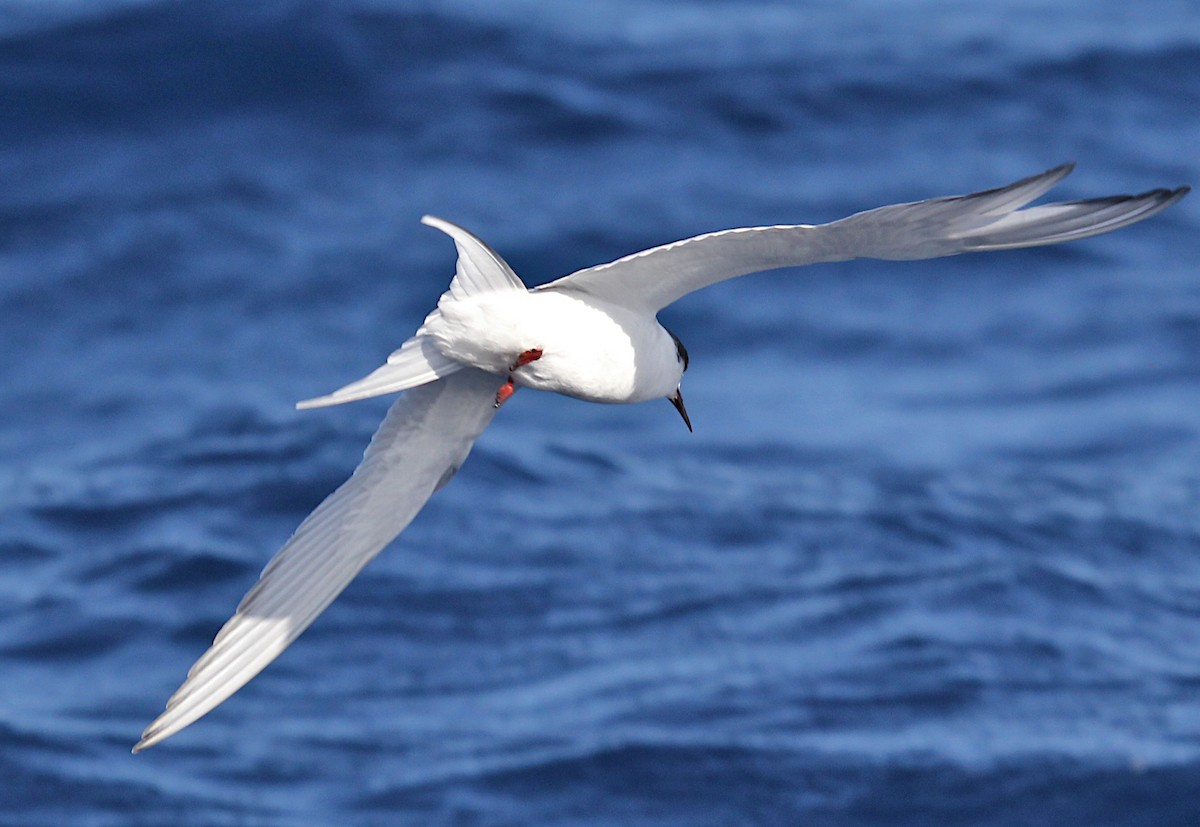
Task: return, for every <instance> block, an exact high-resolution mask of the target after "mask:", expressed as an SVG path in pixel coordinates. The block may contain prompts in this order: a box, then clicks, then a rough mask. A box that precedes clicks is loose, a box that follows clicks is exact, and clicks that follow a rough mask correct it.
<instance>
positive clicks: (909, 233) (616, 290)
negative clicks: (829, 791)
mask: <svg viewBox="0 0 1200 827" xmlns="http://www.w3.org/2000/svg"><path fill="white" fill-rule="evenodd" d="M1073 168H1074V165H1073V164H1066V165H1063V166H1060V167H1056V168H1054V169H1052V170H1049V171H1047V172H1043V173H1042V174H1041V175H1034V176H1032V177H1030V178H1026V179H1024V180H1021V181H1017V182H1016V183H1015V184H1010V185H1009V186H1007V187H1001V188H999V189H994V190H987V191H985V192H977V193H973V194H971V195H956V196H950V197H947V198H934V199H930V200H928V201H916V202H913V203H910V204H894V205H892V206H888V207H879V208H878V209H874V210H868V211H866V212H860V213H856V214H855V215H852V216H850V217H849V218H843V219H841V220H840V221H833V222H831V223H829V224H818V225H812V224H791V225H780V226H774V227H742V228H739V229H735V230H724V231H722V232H715V233H707V234H705V235H698V236H695V237H694V238H688V239H684V240H683V241H676V242H674V243H671V244H664V245H662V246H661V247H652V248H651V249H649V250H643V251H642V252H640V253H634V254H633V255H629V256H625V257H624V258H619V259H617V260H616V261H612V262H609V263H608V264H600V265H597V266H595V267H589V268H587V269H586V270H579V271H577V272H574V273H572V274H571V275H569V276H564V277H563V278H561V279H558V280H556V281H552V282H550V283H548V284H544V285H542V286H541V287H539V288H537V289H539V290H547V289H553V290H564V291H573V292H579V293H584V294H587V295H589V296H594V297H596V298H599V299H603V300H606V301H610V302H613V303H616V304H618V305H621V306H624V307H630V308H633V309H636V310H641V311H648V312H657V311H659V310H661V309H662V308H663V307H666V306H667V305H668V304H671V303H672V302H674V301H676V300H677V299H680V298H682V297H683V296H685V295H687V294H688V293H691V292H692V291H694V290H699V289H700V288H702V287H707V286H708V285H710V284H715V283H716V282H719V281H724V280H726V279H731V278H734V277H736V276H743V275H746V274H747V273H756V272H758V271H760V270H773V269H776V268H779V267H799V266H801V265H805V264H816V263H818V262H828V261H846V260H849V259H853V258H879V259H891V260H899V259H924V258H938V257H940V256H952V255H956V254H958V253H969V252H976V251H982V250H1006V249H1014V248H1017V247H1036V246H1040V245H1044V244H1058V243H1060V242H1063V241H1072V240H1074V239H1077V238H1086V237H1088V236H1092V235H1099V234H1100V233H1107V232H1112V231H1113V230H1117V229H1120V228H1121V227H1125V226H1128V225H1130V224H1134V223H1136V222H1138V221H1142V220H1144V219H1146V218H1149V217H1150V216H1152V215H1154V214H1155V213H1157V212H1159V211H1161V210H1164V209H1166V208H1167V207H1169V206H1170V205H1171V204H1174V203H1175V202H1176V201H1178V200H1179V199H1180V198H1182V197H1183V196H1184V195H1186V194H1187V192H1188V189H1189V188H1188V187H1180V188H1178V189H1174V190H1167V189H1157V190H1151V191H1150V192H1146V193H1142V194H1141V195H1118V196H1113V197H1110V198H1095V199H1089V200H1086V201H1066V202H1061V203H1057V204H1046V205H1042V206H1037V207H1029V208H1027V209H1021V208H1022V207H1024V206H1025V205H1026V204H1028V203H1029V202H1031V201H1033V200H1034V199H1035V198H1037V197H1038V196H1040V195H1042V194H1043V193H1045V192H1046V191H1047V190H1049V189H1050V188H1051V187H1052V186H1054V185H1055V184H1056V183H1058V182H1059V181H1060V180H1062V179H1063V178H1064V177H1066V176H1067V175H1068V174H1069V173H1070V172H1071V170H1072V169H1073Z"/></svg>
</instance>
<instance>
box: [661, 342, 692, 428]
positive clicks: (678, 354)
mask: <svg viewBox="0 0 1200 827" xmlns="http://www.w3.org/2000/svg"><path fill="white" fill-rule="evenodd" d="M667 332H668V333H671V331H669V330H668V331H667ZM671 338H672V339H674V340H675V358H676V359H678V360H679V364H680V365H682V366H683V370H681V371H680V374H681V377H680V378H681V382H682V374H684V373H687V369H688V352H687V348H686V347H684V346H683V342H681V341H680V340H679V337H678V336H676V335H675V334H674V333H671ZM667 399H669V400H671V404H672V405H674V406H675V410H677V411H679V415H680V416H682V417H683V424H684V425H687V429H688V432H689V433H691V432H692V420H691V419H689V418H688V412H687V408H685V407H684V406H683V393H682V392H680V390H679V385H676V386H675V393H673V394H671V395H670V396H668V397H667Z"/></svg>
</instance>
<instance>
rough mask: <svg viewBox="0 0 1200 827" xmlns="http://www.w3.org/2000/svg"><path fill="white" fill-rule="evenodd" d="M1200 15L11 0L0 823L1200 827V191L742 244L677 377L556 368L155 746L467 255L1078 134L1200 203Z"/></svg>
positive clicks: (828, 212) (3, 162)
mask: <svg viewBox="0 0 1200 827" xmlns="http://www.w3.org/2000/svg"><path fill="white" fill-rule="evenodd" d="M1198 135H1200V6H1197V4H1196V3H1195V2H1194V1H1193V0H1146V1H1145V2H1140V3H1128V2H1124V0H1053V2H1051V0H1010V2H996V3H987V4H984V3H972V4H966V3H963V4H959V3H945V2H940V1H939V0H910V1H909V2H904V3H897V2H894V1H893V0H873V1H872V2H860V3H844V2H811V3H805V4H791V3H775V4H771V3H730V2H699V0H695V1H694V2H663V0H658V1H657V2H646V0H608V1H607V2H596V3H590V4H586V8H584V4H566V3H564V4H554V5H552V4H548V3H546V4H543V3H537V2H531V1H529V0H525V1H524V2H509V3H500V4H496V3H490V2H470V1H469V0H454V1H453V2H445V3H432V2H419V0H410V1H406V0H354V1H353V2H340V3H338V2H332V0H312V1H311V2H264V3H245V4H243V3H235V2H208V1H207V0H201V1H200V2H170V1H169V0H140V2H131V0H90V1H89V2H83V0H79V2H66V0H55V1H54V2H34V0H25V2H13V0H9V2H6V3H3V4H2V5H0V182H3V183H2V186H0V329H2V331H3V352H4V358H3V359H0V423H2V424H0V823H2V824H4V825H21V827H38V826H39V825H55V826H56V827H57V826H58V825H63V824H72V825H122V826H124V825H164V824H171V825H334V824H336V825H357V824H364V825H367V824H369V825H375V824H389V825H390V824H413V825H439V824H455V825H459V824H461V825H474V824H479V825H568V824H570V825H689V826H690V825H743V824H762V825H801V824H816V825H914V827H916V826H917V825H993V826H995V827H999V826H1000V825H1048V824H1053V825H1089V826H1094V825H1195V824H1197V823H1198V814H1200V803H1198V800H1197V797H1196V791H1197V790H1198V789H1200V271H1198V270H1197V261H1200V241H1198V240H1197V239H1198V238H1200V198H1196V197H1195V196H1194V195H1193V196H1192V197H1191V198H1190V199H1187V200H1185V201H1184V202H1183V203H1181V204H1180V205H1178V206H1176V207H1174V208H1173V209H1171V210H1170V211H1168V212H1167V213H1165V214H1163V215H1161V216H1159V217H1157V218H1155V219H1153V220H1152V221H1150V222H1147V223H1146V224H1142V225H1139V226H1137V227H1135V228H1132V229H1128V230H1125V231H1122V232H1120V233H1117V234H1115V235H1110V236H1105V237H1102V238H1097V239H1092V240H1089V241H1085V242H1082V243H1077V244H1073V245H1070V246H1066V247H1058V248H1048V249H1047V248H1044V249H1039V250H1032V251H1022V252H1016V253H1004V254H992V255H979V256H967V257H961V258H957V259H948V260H941V261H936V262H916V263H901V264H896V263H892V264H888V263H879V262H855V263H849V264H841V265H831V266H821V267H814V268H808V269H806V270H797V271H784V272H779V273H773V274H767V275H761V276H755V277H751V278H748V279H743V280H740V281H737V282H732V283H727V284H724V285H720V286H717V287H714V288H711V289H709V290H707V291H704V292H702V293H699V294H696V295H693V296H691V297H688V298H687V299H685V300H684V301H681V302H680V303H679V304H677V305H676V306H673V307H671V308H669V309H668V310H667V311H665V312H664V314H663V318H664V320H665V321H666V323H667V324H668V325H669V326H671V328H672V329H673V330H674V331H675V332H676V333H678V334H679V335H680V336H681V338H682V339H683V341H684V342H686V343H687V345H688V348H689V350H690V352H691V364H692V368H691V370H690V371H689V373H688V375H687V380H686V383H685V391H686V394H687V399H688V407H689V410H690V413H691V416H692V420H693V422H694V423H695V425H696V433H695V435H689V434H688V433H687V431H686V430H685V429H684V428H683V426H682V423H681V422H679V419H678V417H677V416H676V414H675V412H674V411H672V410H671V408H670V406H669V405H667V404H666V403H665V402H662V403H648V404H645V405H640V406H632V407H622V408H614V407H605V406H596V405H587V404H584V403H580V402H575V401H572V400H568V399H560V398H555V397H549V396H539V395H538V394H536V393H533V392H524V393H521V394H518V396H517V397H516V398H515V399H514V400H513V401H512V402H511V403H510V404H509V405H508V406H507V407H506V408H505V409H504V410H503V411H502V412H501V415H500V416H499V417H498V418H497V421H496V423H495V424H494V425H493V426H492V428H491V429H490V430H489V431H488V432H487V433H486V434H485V435H484V438H483V439H482V440H481V442H480V443H479V445H478V446H477V448H476V450H475V453H474V454H473V455H472V458H471V460H470V461H469V462H468V463H467V465H466V467H465V468H464V469H463V471H462V473H461V474H459V476H458V478H457V479H456V480H455V482H454V484H453V485H451V486H450V487H449V488H448V489H446V490H445V491H444V492H442V493H441V494H439V495H438V496H437V497H435V498H434V500H433V501H432V502H431V503H430V505H429V507H428V508H427V509H426V510H425V512H424V513H423V514H422V515H421V516H420V517H419V518H418V519H417V521H416V522H415V523H414V524H413V525H412V527H411V528H410V529H409V530H408V531H407V532H406V533H405V534H404V535H403V536H402V537H401V539H400V540H399V541H398V542H397V543H396V544H395V546H394V547H393V548H391V549H389V551H388V552H387V553H386V554H384V555H383V556H381V557H380V558H379V559H378V560H377V561H376V562H375V563H373V564H372V565H371V566H370V567H369V568H368V569H367V571H366V572H365V573H364V574H363V576H361V577H360V578H359V579H358V580H357V581H356V582H355V583H354V584H352V586H351V587H350V588H349V589H348V590H347V592H346V593H345V594H344V595H343V596H342V598H340V599H339V600H338V601H337V602H336V603H335V604H334V605H333V607H332V608H331V609H330V610H329V611H328V612H327V613H326V614H325V615H323V616H322V617H321V618H320V620H319V621H318V622H317V623H316V625H315V626H314V627H313V628H312V629H311V630H310V631H309V632H308V633H306V634H305V635H304V637H303V638H301V639H300V640H299V641H298V642H297V644H296V645H295V646H293V647H292V649H290V650H289V651H288V652H287V653H286V654H285V655H284V656H283V657H281V658H280V659H279V661H278V662H276V663H275V664H274V665H272V666H271V667H270V668H269V669H268V670H267V671H266V672H265V673H263V675H261V676H260V677H259V678H258V679H257V680H255V681H254V682H253V683H251V684H250V685H249V686H248V687H247V688H246V689H245V690H243V691H242V692H241V693H239V694H238V695H237V696H235V697H234V698H233V699H232V700H231V701H230V702H228V703H226V704H225V705H224V706H222V707H221V708H219V709H218V710H217V711H216V712H214V713H213V714H212V715H210V716H209V717H208V718H205V719H204V720H202V721H201V722H199V723H198V724H196V725H195V726H193V727H191V728H190V729H188V730H186V731H185V732H183V733H181V734H180V735H178V736H176V737H175V738H173V739H171V740H169V741H168V742H166V743H165V744H163V745H162V746H159V747H156V748H155V749H153V750H151V751H149V752H147V753H144V754H141V755H138V756H131V755H130V754H129V748H130V747H131V746H132V744H133V742H134V741H135V740H136V738H137V736H138V734H139V733H140V731H141V729H142V727H143V726H145V725H146V723H148V722H149V721H150V719H152V718H153V717H154V716H155V715H156V714H157V713H158V711H159V710H160V709H161V707H162V704H163V703H164V702H165V700H166V698H167V696H168V695H169V694H170V692H171V691H172V690H174V689H175V687H176V686H177V685H178V684H179V682H180V681H181V680H182V678H183V676H184V672H185V671H186V669H187V667H188V666H189V665H190V664H191V662H192V661H193V660H194V659H195V658H196V657H197V656H198V655H199V654H200V653H201V652H202V651H203V650H204V648H205V646H206V645H207V643H208V642H209V641H210V640H211V637H212V635H213V634H214V633H215V631H216V629H217V628H218V627H219V626H220V624H221V623H222V622H223V621H224V620H225V619H226V618H227V616H228V615H229V613H230V612H231V611H232V609H233V607H234V606H235V605H236V603H237V601H238V599H239V598H240V596H241V595H242V593H243V592H244V591H245V590H246V589H247V588H248V587H249V586H250V584H251V583H252V582H253V580H254V579H255V577H256V575H257V572H258V570H259V569H260V567H261V566H262V565H263V564H264V563H265V561H266V560H267V559H268V558H269V557H270V555H271V554H272V553H273V552H274V551H275V549H277V548H278V547H279V545H280V544H281V543H282V542H283V541H284V540H285V539H286V537H287V536H288V534H289V533H290V532H291V530H292V529H293V528H294V527H295V526H296V524H297V523H298V522H299V521H300V520H301V519H302V518H303V516H304V515H305V514H306V513H307V512H308V511H309V509H311V508H312V507H313V506H314V505H315V504H316V503H317V502H318V501H319V500H320V499H321V498H322V497H323V496H324V495H325V494H326V493H328V492H329V491H330V490H331V489H332V488H334V487H335V486H336V485H337V484H338V483H340V482H341V480H342V479H344V478H345V477H346V475H347V474H348V473H349V472H350V470H351V469H352V468H353V467H354V465H355V464H356V462H357V460H358V458H359V456H360V453H361V450H362V448H363V447H364V446H365V444H366V441H367V439H368V438H369V436H370V434H371V432H372V431H373V429H374V427H375V425H376V424H377V423H378V421H379V419H380V418H381V416H382V414H383V411H384V410H385V409H386V406H387V404H388V400H386V399H377V400H371V401H369V402H363V403H359V404H356V405H351V406H345V407H341V408H334V409H329V410H323V411H310V412H304V413H300V412H296V411H295V410H293V408H292V404H293V403H294V401H295V400H297V399H302V398H306V397H310V396H314V395H317V394H320V393H323V392H326V391H329V390H331V389H333V388H335V387H337V386H339V385H341V384H343V383H344V382H346V381H349V380H351V379H354V378H357V377H359V376H361V375H363V374H365V373H366V372H368V371H369V370H371V369H372V368H374V367H375V366H376V365H377V364H378V363H379V362H380V361H381V360H382V358H383V357H384V356H385V355H386V354H387V353H388V352H389V351H390V350H391V349H392V348H394V347H395V346H397V345H398V344H399V343H400V342H401V341H403V340H404V339H405V338H406V337H407V336H408V335H409V333H410V332H411V331H412V330H413V329H414V328H415V326H416V325H417V324H419V322H420V320H421V319H422V318H423V315H424V314H425V313H426V312H427V311H428V310H429V309H430V308H431V307H432V305H433V303H434V302H435V301H436V299H437V296H438V295H439V293H440V292H441V291H442V290H444V289H445V287H446V285H447V283H448V282H449V278H450V276H451V275H452V273H453V252H452V248H451V245H450V244H449V243H448V241H447V240H446V239H445V238H444V237H443V236H441V235H439V234H438V233H435V232H433V231H430V230H428V229H426V228H423V227H421V226H420V225H419V224H418V221H417V220H418V218H419V217H420V216H421V215H422V214H423V213H426V212H429V213H434V214H437V215H442V216H445V217H446V218H449V219H451V220H453V221H456V222H459V223H461V224H463V225H465V226H467V227H469V228H471V229H473V230H475V231H476V232H478V233H479V234H480V235H481V236H483V237H484V238H485V239H487V240H488V241H489V243H491V244H492V245H493V246H494V247H496V249H498V250H499V251H501V252H502V253H503V254H504V255H505V256H506V257H507V258H508V259H509V261H510V262H511V263H512V264H513V266H514V268H515V269H516V270H517V272H518V273H520V274H521V275H522V276H523V277H524V278H525V280H526V281H527V282H528V283H530V284H536V283H540V282H542V281H546V280H549V279H551V278H554V277H557V276H559V275H561V274H563V273H566V272H569V271H571V270H573V269H576V268H577V267H581V266H585V265H588V264H593V263H598V262H601V261H605V260H609V259H612V258H615V257H617V256H619V255H623V254H625V253H628V252H631V251H634V250H638V249H641V248H643V247H646V246H649V245H652V244H656V243H661V242H664V241H669V240H672V239H675V238H679V237H683V236H688V235H692V234H695V233H698V232H702V231H706V230H713V229H720V228H724V227H730V226H741V225H749V224H768V223H779V222H800V221H823V220H829V219H833V218H837V217H840V216H842V215H845V214H847V213H850V212H853V211H856V210H859V209H864V208H868V207H874V206H877V205H880V204H883V203H888V202H893V201H901V200H912V199H917V198H923V197H927V196H935V195H945V194H951V193H957V192H964V191H970V190H974V189H981V188H985V187H990V186H994V185H998V184H1002V183H1005V182H1008V181H1010V180H1013V179H1016V178H1018V177H1022V176H1024V175H1027V174H1031V173H1033V172H1037V171H1040V170H1043V169H1046V168H1048V167H1050V166H1053V165H1055V164H1058V163H1061V162H1063V161H1067V160H1076V161H1078V162H1079V164H1080V166H1079V169H1078V171H1077V172H1076V173H1075V174H1074V175H1073V176H1072V177H1071V178H1070V179H1068V180H1067V181H1066V182H1064V184H1063V185H1062V186H1061V187H1060V189H1059V190H1058V194H1060V195H1061V196H1062V197H1066V198H1075V197H1086V196H1094V195H1106V194H1111V193H1118V192H1130V191H1134V192H1136V191H1141V190H1146V189H1150V188H1152V187H1157V186H1174V185H1178V184H1185V183H1191V184H1197V183H1200V154H1198V152H1197V150H1198V149H1200V144H1198V143H1197V136H1198Z"/></svg>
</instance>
